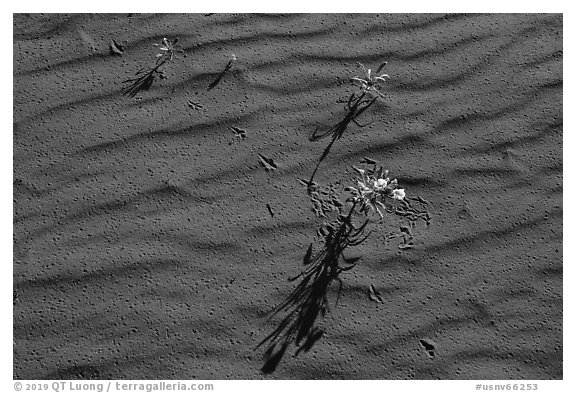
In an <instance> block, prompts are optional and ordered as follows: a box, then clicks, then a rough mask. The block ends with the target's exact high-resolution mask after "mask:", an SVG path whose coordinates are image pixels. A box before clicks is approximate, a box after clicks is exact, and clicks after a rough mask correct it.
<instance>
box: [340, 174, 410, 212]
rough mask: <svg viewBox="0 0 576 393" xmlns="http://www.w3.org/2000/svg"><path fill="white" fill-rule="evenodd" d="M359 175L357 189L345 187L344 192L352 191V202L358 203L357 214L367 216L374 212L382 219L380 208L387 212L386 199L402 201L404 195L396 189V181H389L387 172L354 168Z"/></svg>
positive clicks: (401, 189) (400, 190)
mask: <svg viewBox="0 0 576 393" xmlns="http://www.w3.org/2000/svg"><path fill="white" fill-rule="evenodd" d="M355 169H356V170H357V171H358V172H359V173H360V175H361V179H359V180H357V183H358V187H347V188H346V191H352V193H353V197H352V201H353V202H355V203H359V204H360V205H359V212H361V213H364V214H365V215H368V212H369V211H371V210H375V211H376V212H377V213H378V214H379V215H380V218H384V215H383V214H382V211H381V210H380V208H382V209H384V210H387V209H388V205H387V204H386V200H387V199H396V200H400V201H402V200H404V197H405V196H406V193H405V192H404V189H403V188H398V180H396V179H394V180H390V178H389V177H388V171H384V170H383V169H382V167H380V168H378V169H376V168H374V170H371V171H369V172H368V173H367V172H366V171H365V170H364V169H359V168H355Z"/></svg>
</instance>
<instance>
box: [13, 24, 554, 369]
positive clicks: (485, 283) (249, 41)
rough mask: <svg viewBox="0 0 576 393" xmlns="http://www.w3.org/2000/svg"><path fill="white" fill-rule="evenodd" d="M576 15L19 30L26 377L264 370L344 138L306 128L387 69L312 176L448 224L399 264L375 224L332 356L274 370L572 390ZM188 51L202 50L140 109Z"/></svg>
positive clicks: (19, 335) (435, 227) (19, 245)
mask: <svg viewBox="0 0 576 393" xmlns="http://www.w3.org/2000/svg"><path fill="white" fill-rule="evenodd" d="M562 23H563V18H562V15H419V14H418V15H401V14H393V15H340V14H333V15H312V16H311V15H296V14H291V15H224V14H213V15H209V16H206V15H203V14H188V15H140V14H134V15H132V16H131V17H129V16H127V15H15V16H14V30H13V34H14V36H13V38H14V44H13V45H14V130H13V137H14V147H13V149H14V150H13V153H14V183H13V192H14V276H13V280H14V320H13V324H14V347H13V351H14V352H13V355H14V370H13V375H14V378H16V379H37V378H44V379H58V378H64V379H73V378H82V379H91V378H98V379H108V378H114V379H158V378H160V379H173V378H174V379H229V378H232V379H258V378H262V377H263V376H262V374H261V373H260V370H259V369H260V367H261V366H262V353H263V350H259V351H254V350H253V349H254V346H255V345H256V344H257V343H258V342H259V341H260V340H261V339H262V338H264V337H265V336H266V335H267V334H268V333H269V332H270V331H271V330H272V329H273V328H274V327H275V322H277V321H278V320H279V319H278V318H277V319H275V320H272V321H267V319H266V318H267V315H268V312H269V311H270V309H271V308H272V307H273V306H275V305H276V304H278V303H279V302H280V301H281V300H283V299H284V297H285V296H287V295H288V294H289V292H290V290H291V289H292V288H293V287H294V283H289V282H287V278H288V277H290V276H293V275H295V274H296V273H297V272H298V271H299V269H300V267H301V261H302V256H303V254H304V252H305V250H306V247H307V246H308V244H309V242H310V241H311V240H312V239H313V238H314V234H315V231H316V229H317V228H318V226H319V225H320V224H321V223H322V222H323V219H322V218H318V217H316V216H315V215H314V213H313V212H312V210H311V203H310V200H309V199H308V197H307V195H306V190H305V188H304V187H303V186H302V185H301V184H300V183H299V182H298V181H297V178H307V177H309V176H310V174H311V172H312V170H313V167H314V165H315V164H316V161H317V160H318V158H319V156H320V154H321V153H322V150H323V149H324V147H325V145H326V143H327V141H325V140H323V141H319V142H316V143H311V142H309V141H308V134H309V133H310V132H311V131H312V130H313V129H314V128H315V127H317V126H319V125H331V124H333V123H335V122H336V121H338V120H339V117H341V116H342V115H343V113H344V109H343V104H342V103H339V102H338V100H340V99H345V98H347V97H348V96H349V95H350V93H351V92H352V91H354V87H353V86H352V85H351V84H350V83H349V82H348V79H349V78H350V77H353V76H360V70H359V69H358V67H357V66H356V62H357V61H360V62H362V63H364V64H365V65H366V66H367V67H370V68H373V69H374V68H376V67H377V66H378V65H379V64H380V63H381V62H382V61H383V60H388V62H389V64H388V66H387V68H386V69H385V70H386V71H387V72H388V74H389V75H390V77H391V79H390V81H389V83H387V84H386V86H385V87H384V89H383V92H384V94H385V95H386V98H385V99H383V100H380V101H379V102H378V103H377V104H375V106H374V107H372V108H371V109H370V110H369V112H367V114H366V115H365V116H363V118H362V119H361V120H362V121H364V122H366V121H374V123H373V124H371V125H370V126H368V127H365V128H361V129H360V128H358V127H356V126H351V127H350V128H349V129H348V131H347V132H346V134H345V135H344V137H343V138H342V139H341V140H340V141H338V142H337V143H336V144H335V146H334V148H333V149H332V152H331V154H330V155H329V156H328V158H327V159H326V160H325V162H324V163H323V164H322V165H321V166H320V169H319V173H318V175H317V177H316V180H317V181H318V182H319V183H321V184H326V185H327V184H330V183H332V184H336V186H338V187H340V189H341V188H343V187H344V186H345V185H347V184H350V179H351V178H352V177H353V176H354V171H353V170H352V168H351V165H359V162H360V160H361V159H362V158H363V157H366V156H367V157H371V158H374V159H377V160H379V161H380V162H381V163H382V164H383V165H384V166H385V167H386V168H388V169H390V171H391V174H392V176H393V177H397V178H398V180H399V182H400V184H401V185H402V186H403V187H405V188H406V190H407V193H408V194H409V195H421V196H422V197H424V198H426V199H427V200H429V201H430V202H431V205H430V212H431V214H432V216H433V222H432V225H431V226H430V227H428V228H426V227H425V226H419V227H418V228H417V229H416V230H415V235H416V239H417V242H416V247H415V248H414V249H411V250H405V251H402V250H399V249H398V248H397V246H396V244H394V243H392V244H385V243H384V241H383V240H382V237H383V235H384V234H385V233H387V232H388V231H389V230H390V229H391V228H390V227H388V226H387V225H386V224H380V225H379V226H378V227H377V229H376V230H375V232H374V233H373V234H372V237H371V239H370V240H369V241H367V242H366V243H364V244H362V245H361V246H359V247H358V249H357V250H356V251H357V252H358V253H359V254H362V255H363V258H362V260H361V263H360V265H359V266H358V267H357V268H355V269H354V270H352V271H350V272H347V273H345V274H343V276H342V279H343V281H344V287H343V290H342V295H341V298H340V302H339V305H338V307H336V308H332V310H331V313H329V314H328V316H327V317H326V318H325V319H324V320H322V321H320V323H321V326H323V327H324V328H325V329H326V333H325V335H324V337H323V338H322V340H320V341H319V342H318V343H317V344H316V345H315V346H314V347H313V348H312V350H311V351H310V352H309V353H307V354H301V355H300V356H298V357H297V358H292V357H291V356H290V354H288V355H287V356H286V357H285V359H284V361H283V362H282V363H281V365H280V367H279V369H278V370H277V372H276V373H274V374H272V376H266V377H265V378H282V379H309V378H315V379H333V378H345V379H438V378H439V379H562V378H563V364H562V354H563V342H562V275H563V268H562V211H563V207H562V195H563V186H562V129H563V112H562V85H563V76H562V58H563V47H562V38H563V37H562ZM174 36H178V37H179V39H180V43H181V44H182V46H183V48H184V50H185V51H186V53H187V56H186V58H182V56H180V58H179V59H176V60H175V61H173V62H172V63H171V64H170V65H168V66H167V67H166V76H167V79H164V80H158V81H156V82H155V83H154V85H153V87H152V89H151V90H150V91H148V92H144V93H143V94H141V95H140V96H138V97H137V98H134V99H130V98H127V97H124V96H122V95H121V88H122V81H123V80H125V79H127V78H129V77H132V75H133V74H134V72H135V71H137V70H138V69H139V68H141V67H143V66H146V65H149V64H150V63H151V62H153V61H154V55H155V53H156V48H154V47H153V46H152V44H153V43H158V42H160V40H161V39H162V37H174ZM111 38H113V39H115V40H116V41H117V42H119V43H122V44H123V45H125V46H126V49H125V52H124V54H123V56H118V57H113V56H110V55H109V52H108V51H109V47H108V46H109V41H110V39H111ZM232 53H234V54H236V56H237V57H238V61H237V62H236V64H235V65H234V67H233V69H232V72H231V73H230V74H228V75H226V76H225V77H224V79H223V80H222V82H221V83H220V84H219V85H218V86H217V87H216V88H215V89H213V90H211V91H207V90H206V88H207V86H208V84H209V83H210V82H211V81H212V80H213V79H214V76H215V75H216V73H217V72H219V71H220V70H221V69H222V68H223V67H224V66H225V65H226V63H227V62H228V60H229V58H230V56H231V54H232ZM189 100H192V101H194V102H197V103H200V104H201V105H202V106H203V109H202V110H195V109H192V108H190V107H189V106H188V101H189ZM232 126H234V127H240V128H243V129H245V130H246V131H247V138H245V139H241V138H238V137H237V136H236V135H234V133H233V132H232V131H231V129H230V127H232ZM258 154H264V155H266V156H267V157H270V158H273V159H274V160H275V162H276V163H278V169H277V170H275V171H268V172H267V171H265V170H264V169H263V168H262V166H261V165H260V163H259V158H258ZM267 203H269V204H270V206H271V207H272V209H273V211H274V213H275V215H274V217H271V216H270V214H269V213H268V211H267V208H266V204H267ZM371 284H373V285H374V286H375V287H376V288H377V289H378V290H379V291H380V292H381V293H382V294H383V298H384V302H383V303H377V302H373V301H370V299H369V288H370V285H371ZM420 340H430V341H432V342H434V344H435V356H433V357H432V356H430V355H429V354H428V353H427V351H426V350H425V349H424V347H423V346H422V345H421V343H420Z"/></svg>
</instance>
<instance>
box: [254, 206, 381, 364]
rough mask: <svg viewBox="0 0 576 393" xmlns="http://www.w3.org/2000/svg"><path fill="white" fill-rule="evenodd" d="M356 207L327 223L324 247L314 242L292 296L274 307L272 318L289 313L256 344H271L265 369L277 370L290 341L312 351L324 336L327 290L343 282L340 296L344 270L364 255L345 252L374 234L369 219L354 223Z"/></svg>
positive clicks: (266, 353) (296, 353) (309, 249)
mask: <svg viewBox="0 0 576 393" xmlns="http://www.w3.org/2000/svg"><path fill="white" fill-rule="evenodd" d="M354 208H355V205H354V206H352V208H351V209H350V212H349V213H348V215H346V216H344V215H340V216H339V217H338V218H337V220H336V221H335V222H333V223H330V224H327V225H326V228H325V231H324V246H323V248H322V250H321V251H320V252H318V253H316V254H314V253H313V250H312V244H310V247H309V248H308V251H307V252H306V255H305V256H304V265H305V266H308V267H307V268H306V269H305V270H304V271H302V272H301V273H300V274H298V275H297V276H296V277H292V278H290V279H289V281H295V280H297V279H301V280H300V283H299V284H298V286H297V287H296V288H295V289H294V290H293V291H292V293H291V294H290V296H288V298H287V299H286V300H285V301H284V302H282V303H281V304H280V305H278V306H277V307H276V308H275V309H274V310H273V311H272V314H271V315H270V318H272V317H274V316H275V315H277V314H278V313H280V312H286V313H287V314H286V316H285V317H284V318H283V319H282V320H281V321H280V323H279V324H278V326H277V327H276V329H275V330H274V331H273V332H272V333H271V334H269V335H268V336H267V337H266V338H264V340H262V341H261V342H260V343H259V344H258V345H257V346H256V348H259V347H260V346H262V345H264V344H268V349H267V350H266V352H265V354H264V366H263V367H262V372H263V373H265V374H269V373H272V372H274V371H275V369H276V367H277V366H278V364H279V363H280V361H281V360H282V358H283V356H284V354H285V352H286V350H287V348H288V346H289V345H290V344H292V343H294V344H295V345H296V347H297V349H296V352H295V353H294V356H297V355H298V354H299V353H300V352H302V351H303V352H308V351H309V350H310V349H311V348H312V346H313V345H314V344H315V343H316V342H317V341H318V340H319V339H320V338H321V337H322V335H323V333H324V330H322V329H321V328H319V327H318V326H315V324H316V320H317V319H318V317H319V316H320V315H322V316H325V315H326V313H327V312H328V310H329V307H328V297H327V293H328V290H329V288H330V285H331V284H332V282H333V281H338V282H339V284H340V286H339V290H338V297H339V295H340V290H341V288H342V281H341V280H340V278H339V275H340V273H342V272H343V271H346V270H350V269H352V268H353V267H354V266H355V264H356V262H357V261H358V260H359V259H360V257H358V258H350V259H346V258H345V257H344V255H343V252H344V250H345V249H346V248H347V247H349V246H357V245H359V244H360V243H362V242H364V241H365V240H366V239H367V238H368V236H369V235H370V233H365V229H366V225H367V224H368V220H366V221H365V222H364V223H363V224H362V225H361V226H358V227H357V226H355V225H354V224H353V223H352V213H353V211H354ZM323 229H324V228H323ZM340 261H342V262H343V263H341V262H340ZM336 304H338V298H337V299H336Z"/></svg>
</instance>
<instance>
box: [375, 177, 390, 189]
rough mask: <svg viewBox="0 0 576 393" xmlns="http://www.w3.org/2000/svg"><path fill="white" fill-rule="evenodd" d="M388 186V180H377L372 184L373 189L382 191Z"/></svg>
mask: <svg viewBox="0 0 576 393" xmlns="http://www.w3.org/2000/svg"><path fill="white" fill-rule="evenodd" d="M387 185H388V179H378V180H377V181H375V182H374V188H376V189H382V188H385V187H386V186H387Z"/></svg>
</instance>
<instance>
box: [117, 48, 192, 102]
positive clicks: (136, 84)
mask: <svg viewBox="0 0 576 393" xmlns="http://www.w3.org/2000/svg"><path fill="white" fill-rule="evenodd" d="M177 42H178V38H175V39H174V40H169V39H168V38H163V39H162V43H161V44H152V45H154V46H156V47H158V49H159V50H160V53H157V54H156V62H155V64H154V65H153V66H151V67H145V68H142V69H140V70H139V71H138V72H136V76H135V77H134V78H131V79H127V80H125V81H124V83H126V84H128V86H127V87H125V88H124V89H123V91H122V94H124V95H127V96H130V97H134V96H136V94H138V93H139V92H141V91H143V90H148V89H150V87H151V86H152V83H153V82H154V78H155V77H156V76H159V77H161V78H163V77H164V74H163V73H162V71H161V69H160V68H161V67H162V66H164V65H165V64H166V63H167V62H169V61H171V60H172V59H173V58H174V56H175V54H176V53H177V52H180V53H184V51H183V50H182V49H179V48H177V47H176V43H177Z"/></svg>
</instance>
